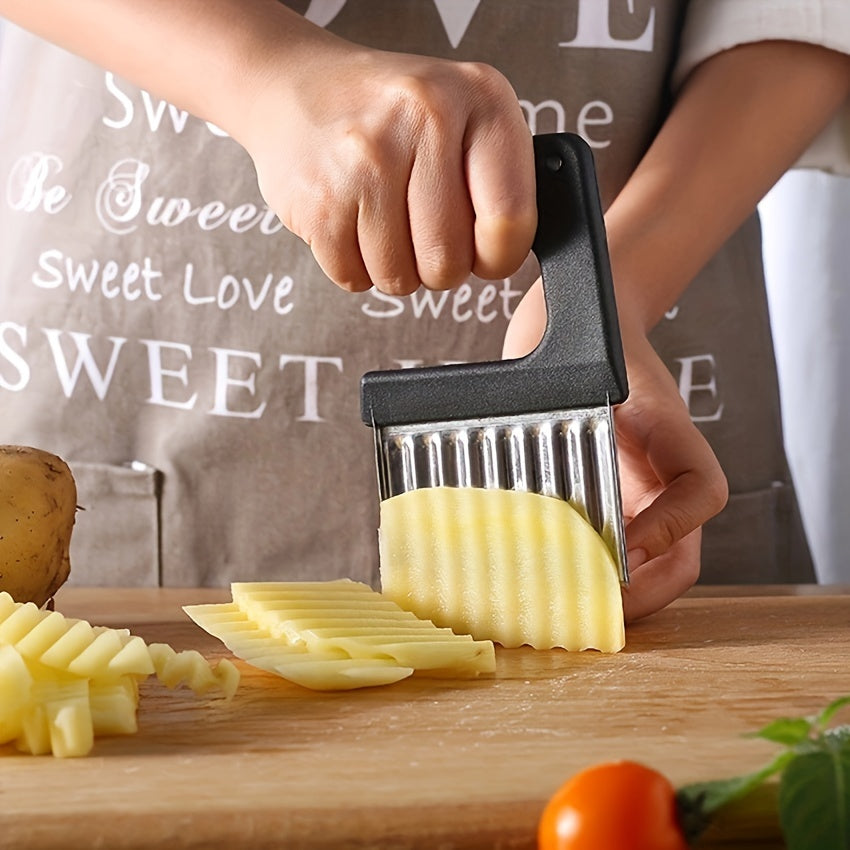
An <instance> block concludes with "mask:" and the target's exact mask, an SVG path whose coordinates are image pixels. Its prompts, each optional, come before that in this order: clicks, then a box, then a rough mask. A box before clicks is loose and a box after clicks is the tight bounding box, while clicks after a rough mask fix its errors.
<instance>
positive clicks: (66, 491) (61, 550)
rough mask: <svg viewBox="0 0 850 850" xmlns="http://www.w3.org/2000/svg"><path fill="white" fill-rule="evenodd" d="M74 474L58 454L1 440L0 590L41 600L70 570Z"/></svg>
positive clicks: (18, 597)
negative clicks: (3, 443)
mask: <svg viewBox="0 0 850 850" xmlns="http://www.w3.org/2000/svg"><path fill="white" fill-rule="evenodd" d="M76 511H77V486H76V484H75V482H74V476H73V475H72V473H71V470H70V469H69V467H68V464H66V463H65V461H64V460H62V459H61V458H60V457H57V456H56V455H54V454H51V453H50V452H46V451H42V450H41V449H35V448H31V447H29V446H0V590H5V591H6V592H7V593H9V595H10V596H12V598H13V599H14V600H15V601H16V602H34V603H35V604H36V605H39V606H41V605H44V603H45V602H47V601H48V599H50V598H51V597H52V596H53V594H54V593H56V591H57V590H58V589H59V588H60V587H61V586H62V584H64V582H65V581H66V580H67V578H68V575H69V574H70V572H71V559H70V555H69V547H70V545H71V532H72V531H73V528H74V518H75V515H76Z"/></svg>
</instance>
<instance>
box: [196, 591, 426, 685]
mask: <svg viewBox="0 0 850 850" xmlns="http://www.w3.org/2000/svg"><path fill="white" fill-rule="evenodd" d="M183 610H184V611H185V612H186V613H187V614H188V615H189V617H190V618H191V619H192V620H193V621H194V622H195V623H196V624H197V625H199V626H200V627H201V628H202V629H203V630H204V631H206V632H208V633H209V634H211V635H212V636H213V637H215V638H218V639H219V640H220V641H221V642H222V643H223V644H224V645H225V646H226V647H227V648H228V649H229V650H230V651H231V652H232V653H233V654H234V655H235V656H236V657H237V658H241V659H242V660H243V661H247V662H248V663H249V664H251V665H253V666H254V667H257V668H259V669H260V670H265V671H266V672H267V673H274V674H275V675H278V676H281V677H283V678H284V679H287V680H288V681H290V682H294V683H295V684H296V685H301V686H302V687H304V688H310V689H312V690H318V691H342V690H350V689H353V688H364V687H369V686H373V685H389V684H392V683H393V682H398V681H399V680H400V679H404V678H406V677H407V676H410V675H411V674H412V673H413V668H412V667H402V666H400V665H398V664H396V663H395V662H393V661H392V659H390V658H365V659H354V658H351V656H349V655H346V654H345V653H343V652H341V651H338V652H332V651H326V652H322V651H317V650H310V649H308V648H307V646H306V645H305V644H299V645H291V644H287V643H285V642H284V641H283V640H282V639H281V638H279V637H274V636H273V635H272V634H271V632H269V631H268V630H267V629H264V628H262V627H261V626H258V625H257V624H256V623H255V622H254V621H253V620H250V619H249V618H248V616H247V615H246V614H245V612H244V611H242V610H241V609H240V608H239V606H238V605H236V604H235V603H232V602H225V603H221V604H211V605H186V606H184V608H183Z"/></svg>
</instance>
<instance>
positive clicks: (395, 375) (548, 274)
mask: <svg viewBox="0 0 850 850" xmlns="http://www.w3.org/2000/svg"><path fill="white" fill-rule="evenodd" d="M534 160H535V170H536V176H537V215H538V222H537V233H536V235H535V238H534V245H533V251H534V253H535V255H536V256H537V259H538V261H539V263H540V269H541V272H542V277H543V290H544V294H545V299H546V311H547V324H546V330H545V332H544V335H543V339H542V340H541V342H540V344H539V345H538V346H537V348H536V349H535V350H534V351H532V352H531V353H530V354H528V355H526V356H525V357H521V358H519V359H516V360H498V361H488V362H484V363H461V364H451V365H448V366H427V367H424V368H419V369H394V370H389V371H379V372H367V373H366V374H365V375H364V376H363V378H362V380H361V387H360V412H361V416H362V418H363V421H364V422H365V423H366V424H368V425H377V426H379V427H381V426H386V425H406V424H414V423H420V422H443V421H458V420H470V419H472V420H476V419H484V418H490V417H499V416H517V415H523V414H527V413H544V412H547V411H562V410H574V409H579V408H584V407H600V406H604V405H607V404H618V403H620V402H622V401H624V400H625V398H626V396H627V395H628V383H627V380H626V367H625V362H624V360H623V348H622V343H621V341H620V330H619V325H618V322H617V307H616V303H615V301H614V286H613V282H612V280H611V268H610V264H609V260H608V246H607V242H606V238H605V222H604V219H603V217H602V207H601V204H600V201H599V190H598V187H597V184H596V171H595V168H594V164H593V155H592V153H591V151H590V148H589V147H588V146H587V144H586V143H585V142H584V141H583V140H582V139H581V138H580V137H579V136H576V135H574V134H572V133H551V134H545V135H539V136H535V137H534Z"/></svg>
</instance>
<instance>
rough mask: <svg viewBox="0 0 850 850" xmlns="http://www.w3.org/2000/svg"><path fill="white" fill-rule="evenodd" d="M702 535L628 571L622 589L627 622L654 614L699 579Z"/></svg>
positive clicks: (692, 535) (694, 535)
mask: <svg viewBox="0 0 850 850" xmlns="http://www.w3.org/2000/svg"><path fill="white" fill-rule="evenodd" d="M701 538H702V532H701V531H700V530H699V529H697V530H696V531H692V532H691V533H690V534H689V535H687V536H686V537H683V538H682V539H681V540H679V541H678V542H677V543H676V544H674V545H673V546H672V547H671V548H670V549H668V550H667V551H666V552H665V553H664V554H663V555H661V556H659V557H657V558H655V559H653V560H651V561H647V562H646V563H645V564H642V565H640V566H638V567H636V568H635V569H632V570H630V574H629V586H628V587H627V588H624V590H623V611H624V614H625V617H626V622H633V621H634V620H638V619H640V618H641V617H646V616H648V615H649V614H654V613H655V612H656V611H660V610H661V609H662V608H664V607H666V606H667V605H669V604H670V603H671V602H672V601H673V600H674V599H678V598H679V597H680V596H681V595H682V594H683V593H684V592H685V591H686V590H688V589H689V588H690V587H692V586H693V585H694V583H695V582H696V580H697V578H699V566H700V543H701Z"/></svg>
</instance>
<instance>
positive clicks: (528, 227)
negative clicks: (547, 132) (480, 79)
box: [467, 114, 537, 280]
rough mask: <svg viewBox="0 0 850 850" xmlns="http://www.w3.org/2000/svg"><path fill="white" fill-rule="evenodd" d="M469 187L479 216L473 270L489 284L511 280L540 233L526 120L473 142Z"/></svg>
mask: <svg viewBox="0 0 850 850" xmlns="http://www.w3.org/2000/svg"><path fill="white" fill-rule="evenodd" d="M507 164H510V167H506V165H507ZM467 183H468V186H469V195H470V199H471V201H472V207H473V209H474V211H475V263H474V265H473V269H472V270H473V272H474V273H475V274H476V275H477V276H478V277H480V278H484V279H485V280H495V279H498V278H502V277H507V276H508V275H510V274H513V272H515V271H516V270H517V269H518V268H519V267H520V265H521V264H522V262H523V261H524V260H525V258H526V256H527V255H528V252H529V250H530V249H531V243H532V241H533V240H534V231H535V229H536V227H537V207H536V202H535V183H534V154H533V150H532V140H531V133H530V132H529V131H528V128H527V127H526V125H525V122H524V121H523V120H522V118H521V115H519V114H518V115H516V116H514V120H512V121H504V122H503V125H502V127H501V128H499V129H498V130H493V131H488V129H486V128H485V129H483V130H480V131H479V132H477V133H476V134H475V135H474V136H473V140H472V143H471V145H470V147H469V151H468V154H467Z"/></svg>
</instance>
